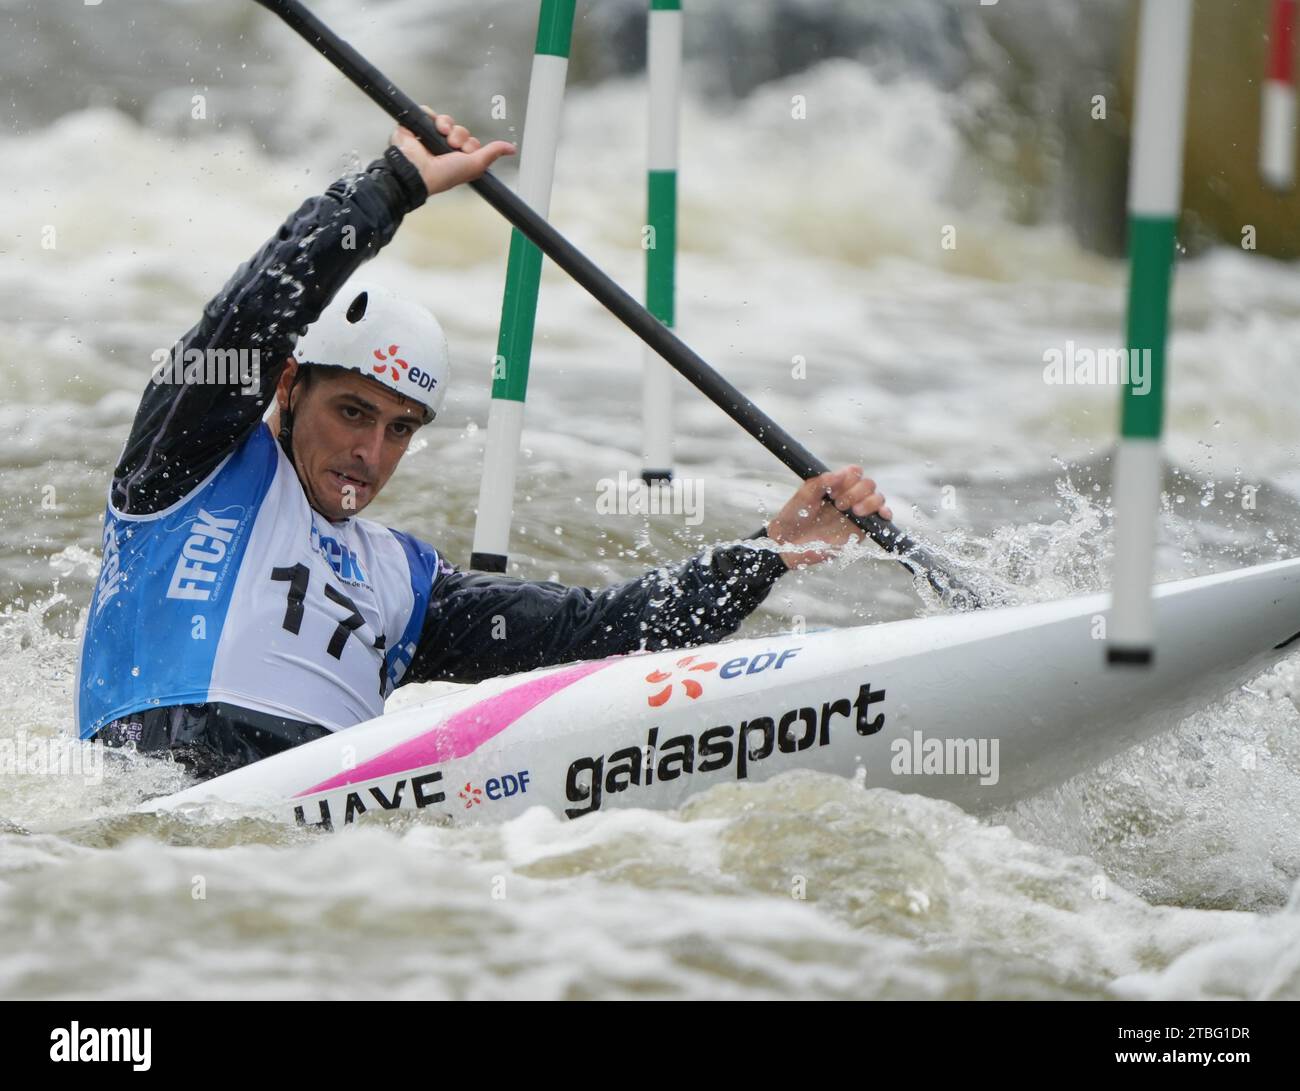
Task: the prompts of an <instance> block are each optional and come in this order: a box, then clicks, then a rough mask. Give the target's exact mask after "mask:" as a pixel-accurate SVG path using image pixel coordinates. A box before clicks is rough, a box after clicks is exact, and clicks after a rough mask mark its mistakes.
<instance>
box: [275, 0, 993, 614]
mask: <svg viewBox="0 0 1300 1091" xmlns="http://www.w3.org/2000/svg"><path fill="white" fill-rule="evenodd" d="M257 3H259V4H261V5H262V6H263V7H265V8H267V9H268V10H270V11H272V12H274V13H275V14H276V15H278V16H280V18H281V19H283V20H284V21H285V22H286V23H288V24H289V26H290V27H292V28H293V29H294V30H295V31H297V32H298V33H299V34H300V35H302V37H303V38H305V39H306V40H307V41H308V42H309V43H310V44H311V45H312V46H314V47H315V48H316V49H317V50H319V51H320V53H321V54H322V55H323V56H324V57H325V59H326V60H328V61H329V62H330V63H331V64H332V65H334V67H335V68H337V69H338V70H339V71H340V72H342V73H343V75H345V76H347V78H348V79H350V80H351V81H352V82H353V83H354V84H356V85H357V87H359V88H360V89H361V90H362V91H363V92H365V94H367V95H369V96H370V98H371V99H373V100H374V101H375V102H376V103H378V104H379V106H380V107H382V108H383V110H384V111H385V113H387V114H388V115H389V116H390V117H391V118H392V119H393V120H394V121H396V122H397V123H398V124H399V125H403V126H405V127H406V128H407V129H409V130H410V131H411V132H412V133H414V134H415V136H416V137H417V138H418V139H419V141H420V143H421V144H423V145H424V146H425V147H426V148H428V149H429V151H430V152H432V153H433V154H434V155H445V154H446V153H447V152H449V151H451V148H450V147H449V146H448V144H447V142H446V141H445V140H443V138H442V134H440V133H439V132H438V130H437V128H436V127H435V126H434V123H433V120H432V119H431V118H430V117H429V115H428V114H426V113H425V112H424V111H423V110H421V109H420V107H419V106H418V105H417V104H416V103H415V102H414V101H413V100H412V99H411V98H409V97H408V96H407V95H405V94H403V93H402V91H401V90H400V89H399V88H398V87H397V86H396V85H395V84H394V83H393V82H392V81H391V80H389V79H388V78H387V77H386V76H384V74H383V73H382V72H380V71H379V70H378V69H377V68H375V66H374V65H372V64H371V63H370V62H369V61H367V60H366V59H365V58H364V57H363V56H361V54H360V53H358V52H357V51H356V50H355V49H353V48H352V47H351V46H350V45H348V43H347V42H345V41H344V40H343V39H342V38H340V37H339V36H338V35H337V34H335V33H334V32H333V31H332V30H330V29H329V27H327V26H326V25H325V24H324V23H322V22H321V21H320V20H319V19H318V18H316V16H315V15H313V14H312V13H311V12H310V11H308V10H307V9H306V8H305V7H304V6H303V5H302V4H301V3H300V2H299V0H257ZM469 185H470V186H472V187H473V188H474V189H475V190H476V191H477V192H478V194H479V196H481V197H482V198H483V199H484V200H485V201H487V203H488V204H490V205H491V206H492V207H493V208H495V209H496V210H497V211H498V212H500V213H501V215H502V216H504V217H505V218H506V219H507V220H509V221H510V222H511V223H512V224H513V225H514V226H515V227H517V228H518V229H519V230H520V232H522V233H523V234H524V235H525V236H526V237H527V238H528V239H530V240H531V241H532V242H533V243H534V244H536V246H537V248H538V249H539V250H541V252H542V253H543V254H545V255H546V256H547V257H548V258H550V259H551V260H552V261H553V262H555V264H556V265H558V266H559V267H560V268H561V269H563V270H564V271H565V272H566V273H568V274H569V276H571V277H573V279H574V280H576V281H577V282H578V283H579V284H581V285H582V287H584V288H585V289H586V290H587V291H588V292H589V293H590V294H591V296H592V297H593V298H594V299H596V301H597V302H599V303H601V304H603V305H604V307H605V308H606V309H607V310H608V311H609V312H610V313H611V314H613V315H614V317H615V318H617V319H618V320H619V321H620V322H622V323H623V324H624V325H625V326H627V328H628V329H630V330H631V331H632V332H633V333H635V334H636V335H637V336H638V337H639V338H641V340H642V341H644V342H645V343H646V344H647V345H649V346H650V347H651V348H652V349H654V350H655V352H657V353H658V354H659V355H660V356H662V357H663V358H664V359H665V360H667V361H668V363H669V364H670V365H671V366H672V367H674V368H675V369H676V370H677V371H678V372H679V373H680V374H681V375H683V376H684V377H685V378H686V379H687V380H689V381H690V382H691V383H692V384H693V385H694V386H695V387H696V388H697V389H699V390H700V391H701V393H703V394H704V396H705V397H707V398H708V399H709V400H710V401H711V402H713V403H714V404H715V405H716V406H718V408H720V409H721V410H722V411H723V412H724V413H726V414H727V416H729V417H731V419H732V420H734V421H735V422H736V423H737V424H739V425H740V426H741V427H742V428H743V429H745V431H746V432H748V433H749V434H750V435H751V436H753V437H754V438H755V439H756V440H758V442H759V443H761V444H762V445H763V446H764V447H766V448H767V449H768V450H769V451H771V452H772V454H774V455H776V457H777V458H779V459H780V460H781V461H782V462H784V463H785V464H786V466H788V467H789V468H790V469H791V470H793V471H794V472H795V473H797V474H798V475H799V476H800V477H801V478H803V479H804V480H805V481H806V480H808V479H809V478H810V477H817V476H818V475H819V474H824V473H826V472H827V469H828V467H827V466H826V464H825V463H824V462H822V461H821V459H819V458H817V457H816V456H815V455H814V454H813V453H812V452H811V451H809V450H808V449H807V448H805V447H804V446H803V444H801V443H800V442H799V441H798V440H796V439H795V438H794V437H793V436H791V435H790V434H789V433H787V432H786V431H785V430H784V429H783V428H781V426H780V425H778V424H777V423H776V422H775V421H774V420H772V418H771V417H769V416H768V415H767V414H766V413H764V412H763V411H762V410H761V409H759V408H758V406H756V405H755V404H754V403H753V402H751V401H750V400H749V399H748V398H747V397H745V395H744V394H742V393H741V392H740V391H739V390H737V389H736V388H735V387H734V386H732V385H731V383H729V382H728V381H727V380H726V379H724V378H723V377H722V376H721V375H719V374H718V373H717V372H716V371H714V370H713V368H712V367H710V366H709V365H708V364H707V363H705V361H704V360H703V359H701V358H700V357H699V356H698V355H697V354H696V353H695V352H694V351H692V350H691V349H690V348H689V347H688V346H687V345H686V343H685V342H683V341H682V340H680V339H679V338H678V337H677V336H676V335H675V334H674V333H673V332H672V330H670V329H668V327H667V326H665V325H664V324H663V323H662V322H660V321H659V320H658V319H657V318H655V317H654V315H652V314H651V313H650V312H649V311H647V310H646V309H645V308H644V307H643V306H641V304H640V303H638V302H637V301H636V300H635V299H633V298H632V297H631V296H630V295H628V294H627V292H625V291H623V289H622V288H620V287H619V286H618V285H617V284H615V283H614V282H613V281H612V280H611V279H610V278H609V277H608V276H606V275H605V274H604V273H603V272H601V271H600V269H598V268H597V267H596V265H595V264H593V263H592V261H591V260H590V259H589V258H587V257H586V256H585V255H584V254H582V253H581V252H580V251H579V250H578V249H577V247H575V246H574V245H573V244H572V243H571V242H569V241H568V240H567V239H566V238H564V236H563V235H561V234H560V233H559V232H558V231H556V230H555V228H553V227H552V226H551V225H550V224H549V223H547V221H546V220H544V219H543V218H542V217H541V216H539V215H538V214H537V213H536V212H534V211H533V210H532V209H531V208H529V207H528V205H526V204H525V203H524V202H523V201H522V200H520V198H519V197H518V196H517V195H516V194H515V193H514V192H513V191H512V190H511V189H510V188H509V187H507V186H506V185H505V184H504V183H502V181H501V180H500V179H499V178H497V177H495V176H494V175H493V174H492V173H491V172H490V171H489V172H488V173H486V174H484V175H483V176H482V177H481V178H479V179H477V180H476V181H473V182H470V183H469ZM828 499H829V498H828ZM844 517H845V518H846V519H849V520H851V521H852V522H853V523H855V524H856V525H857V526H858V527H859V528H861V529H862V530H864V531H866V533H867V534H868V535H869V536H870V537H871V539H872V541H874V542H876V543H877V544H878V545H880V546H881V547H883V548H884V549H886V550H888V551H889V552H891V553H894V554H897V555H898V559H899V560H900V561H902V563H903V564H904V565H905V566H906V567H907V569H908V570H909V571H910V572H912V573H913V574H915V573H916V572H917V570H918V569H920V570H921V571H922V572H923V573H924V575H925V578H926V579H927V580H929V582H930V586H931V587H933V588H934V589H935V590H936V591H937V592H938V593H939V595H940V596H941V597H942V598H943V600H944V601H945V602H946V603H947V604H948V605H950V606H957V607H973V606H979V605H982V603H981V600H980V596H979V595H977V594H976V593H975V592H974V591H973V590H971V589H970V588H969V587H966V586H965V585H963V584H962V583H960V582H959V581H958V580H956V579H955V578H954V577H953V576H952V575H951V574H950V573H948V572H946V571H944V569H943V567H942V566H941V565H940V563H939V562H938V560H936V558H935V557H934V556H933V555H931V553H930V552H929V551H928V550H926V549H925V548H923V547H922V546H919V545H917V543H916V542H914V541H912V539H911V538H909V537H908V536H907V535H906V534H904V533H903V532H902V531H901V530H899V529H898V528H897V527H896V526H894V524H893V523H891V522H889V521H888V520H886V519H882V518H881V517H880V516H879V515H867V516H862V515H854V514H852V513H851V512H845V513H844Z"/></svg>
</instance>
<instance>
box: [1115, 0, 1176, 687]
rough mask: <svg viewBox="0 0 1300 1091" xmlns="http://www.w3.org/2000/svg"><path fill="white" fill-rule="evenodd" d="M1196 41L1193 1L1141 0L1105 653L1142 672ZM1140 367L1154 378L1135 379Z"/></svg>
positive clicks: (1148, 643) (1148, 637) (1149, 622)
mask: <svg viewBox="0 0 1300 1091" xmlns="http://www.w3.org/2000/svg"><path fill="white" fill-rule="evenodd" d="M1191 37H1192V3H1191V0H1143V3H1142V19H1141V24H1140V26H1139V29H1138V72H1137V94H1136V97H1135V102H1134V125H1133V150H1132V153H1131V160H1130V167H1129V221H1128V230H1129V297H1128V350H1129V351H1128V357H1129V360H1128V362H1129V368H1128V374H1127V376H1126V379H1125V384H1124V391H1123V394H1122V395H1121V398H1122V401H1121V409H1120V414H1121V438H1120V442H1119V450H1118V452H1117V455H1116V460H1115V567H1114V581H1113V587H1112V591H1111V595H1112V598H1111V616H1110V631H1109V633H1108V638H1109V639H1108V642H1107V649H1106V661H1107V662H1108V663H1112V664H1126V665H1131V666H1142V667H1145V666H1149V665H1150V664H1151V663H1152V662H1153V660H1154V656H1155V648H1154V644H1155V633H1154V624H1153V617H1152V607H1151V581H1152V579H1153V577H1154V573H1155V546H1156V525H1157V516H1158V512H1159V510H1160V481H1161V454H1160V432H1161V427H1162V424H1163V417H1164V397H1165V393H1164V375H1165V345H1166V342H1167V340H1168V332H1169V290H1170V284H1171V281H1172V279H1173V263H1174V245H1175V236H1176V232H1177V228H1178V213H1179V208H1180V207H1181V203H1182V176H1183V123H1184V120H1185V117H1186V113H1187V70H1188V55H1189V53H1190V47H1191ZM1138 363H1141V364H1143V365H1144V366H1145V369H1146V371H1144V372H1142V373H1141V375H1142V377H1147V378H1149V382H1147V383H1135V382H1134V379H1135V377H1136V376H1135V375H1134V372H1135V370H1136V368H1135V365H1136V364H1138ZM1147 371H1149V376H1147Z"/></svg>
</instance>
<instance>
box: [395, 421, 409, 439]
mask: <svg viewBox="0 0 1300 1091" xmlns="http://www.w3.org/2000/svg"><path fill="white" fill-rule="evenodd" d="M393 431H394V432H396V433H397V438H398V439H405V438H406V437H407V436H409V435H410V434H411V432H412V428H411V426H410V425H409V424H394V425H393Z"/></svg>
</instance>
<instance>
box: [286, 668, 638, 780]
mask: <svg viewBox="0 0 1300 1091" xmlns="http://www.w3.org/2000/svg"><path fill="white" fill-rule="evenodd" d="M616 662H618V659H599V660H597V661H596V662H594V663H579V664H578V665H577V666H575V667H570V668H569V669H568V670H562V671H557V672H556V673H555V674H548V675H546V676H545V677H544V678H534V679H533V680H532V681H531V682H524V683H522V684H520V685H518V686H514V687H513V688H511V689H508V690H506V691H505V692H504V693H498V694H496V695H495V696H494V697H486V698H484V699H483V700H482V701H479V702H478V703H477V704H474V705H470V707H469V708H465V709H461V711H459V712H457V713H456V714H455V715H454V716H452V717H451V719H449V720H445V721H444V722H443V723H440V724H439V725H438V726H437V727H434V728H430V729H429V730H428V731H426V732H425V733H424V734H423V735H417V736H416V737H415V738H413V739H407V740H406V742H404V743H400V744H398V745H397V746H395V747H393V748H392V749H391V750H385V751H384V752H383V753H382V754H379V755H377V756H375V757H373V758H371V759H370V760H369V761H366V762H362V763H361V764H360V765H358V766H357V767H356V768H355V769H348V770H347V771H346V772H343V773H338V774H337V775H335V776H332V777H330V778H329V780H324V781H321V783H320V784H317V785H316V786H315V787H314V788H307V789H304V790H303V791H301V792H298V793H297V795H296V796H295V797H294V798H295V799H296V798H297V797H298V796H309V795H314V794H315V793H316V792H325V791H328V790H329V789H331V788H341V787H343V786H345V785H348V784H359V783H361V782H362V781H367V780H376V779H378V778H379V777H384V776H388V775H390V774H392V773H405V772H406V771H407V770H410V769H419V768H421V767H423V766H426V765H438V764H440V763H441V762H444V761H451V760H452V759H453V758H463V757H464V756H465V755H466V754H472V753H473V752H474V751H475V750H477V749H478V748H479V747H480V746H482V745H483V744H484V743H485V742H487V741H488V739H491V738H493V737H494V736H496V735H499V734H501V732H503V731H504V730H505V729H506V728H507V727H509V726H510V725H511V724H512V723H514V722H515V721H516V720H517V719H519V717H520V716H522V715H523V714H524V713H525V712H530V711H532V710H533V709H534V708H536V707H537V706H538V705H540V704H541V703H542V702H543V701H545V700H546V698H548V697H550V696H551V695H552V694H555V693H559V692H560V690H562V689H565V688H567V687H568V686H571V685H572V684H573V683H574V682H578V681H581V680H582V679H583V678H586V677H587V675H589V674H594V673H595V672H596V671H598V670H600V669H601V668H602V667H608V666H609V665H610V664H611V663H616Z"/></svg>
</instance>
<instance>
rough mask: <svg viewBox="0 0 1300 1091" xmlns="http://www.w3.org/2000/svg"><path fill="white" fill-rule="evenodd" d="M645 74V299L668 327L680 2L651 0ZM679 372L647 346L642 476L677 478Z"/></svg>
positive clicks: (673, 269) (672, 291)
mask: <svg viewBox="0 0 1300 1091" xmlns="http://www.w3.org/2000/svg"><path fill="white" fill-rule="evenodd" d="M646 75H647V83H648V84H649V97H650V127H649V128H650V151H649V157H648V170H647V185H646V192H647V200H646V208H647V212H646V227H647V228H649V240H652V242H649V241H648V242H647V243H646V244H645V246H646V251H645V305H646V310H648V311H649V312H650V313H651V314H652V315H654V316H655V317H656V318H657V319H659V321H660V322H662V323H663V324H664V325H665V326H667V327H668V328H669V329H672V328H673V326H674V325H675V316H674V302H675V297H676V275H677V130H678V122H679V118H680V115H681V93H682V4H681V0H650V14H649V23H648V27H647V49H646ZM672 383H673V372H672V368H670V367H669V366H668V364H667V363H666V362H665V361H664V360H663V359H661V358H660V356H659V355H658V354H657V353H656V352H654V350H652V349H651V348H649V347H646V348H645V350H644V355H643V358H642V365H641V402H642V414H641V419H642V425H641V427H642V437H641V443H642V462H641V478H642V480H643V481H645V482H647V483H649V482H651V481H669V480H671V479H672V476H673V387H672Z"/></svg>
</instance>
